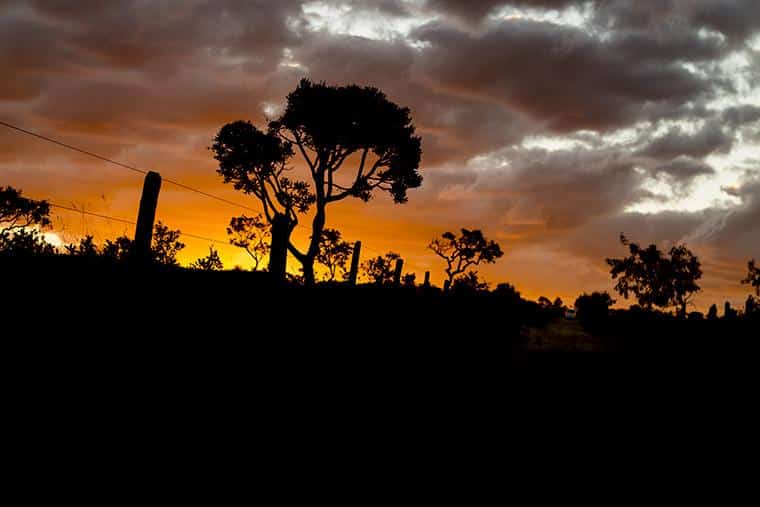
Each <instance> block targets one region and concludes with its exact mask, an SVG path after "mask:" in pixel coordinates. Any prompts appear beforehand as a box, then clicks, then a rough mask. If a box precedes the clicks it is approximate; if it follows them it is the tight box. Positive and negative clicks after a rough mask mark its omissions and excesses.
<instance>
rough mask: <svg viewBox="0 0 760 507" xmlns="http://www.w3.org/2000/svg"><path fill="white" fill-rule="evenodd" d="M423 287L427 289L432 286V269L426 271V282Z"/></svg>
mask: <svg viewBox="0 0 760 507" xmlns="http://www.w3.org/2000/svg"><path fill="white" fill-rule="evenodd" d="M423 287H425V288H426V289H429V288H430V271H425V283H424V284H423Z"/></svg>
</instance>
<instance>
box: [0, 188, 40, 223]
mask: <svg viewBox="0 0 760 507" xmlns="http://www.w3.org/2000/svg"><path fill="white" fill-rule="evenodd" d="M21 194H22V192H21V190H17V189H15V188H13V187H5V188H0V234H2V233H7V232H9V231H12V230H15V229H24V228H26V227H32V226H37V227H40V228H43V227H48V226H49V225H50V204H48V202H47V201H35V200H34V199H29V198H26V197H23V196H22V195H21Z"/></svg>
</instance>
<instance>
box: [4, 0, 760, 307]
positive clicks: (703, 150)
mask: <svg viewBox="0 0 760 507" xmlns="http://www.w3.org/2000/svg"><path fill="white" fill-rule="evenodd" d="M467 4H468V5H470V8H468V9H462V5H463V3H458V2H448V1H443V0H390V1H387V0H386V1H384V2H372V1H368V2H352V3H350V4H346V3H341V2H336V1H309V2H305V1H300V0H281V1H278V2H268V1H264V0H251V1H248V2H239V1H238V0H217V1H214V2H211V1H209V0H187V1H184V2H176V3H173V2H157V3H142V2H131V1H124V2H90V1H87V0H81V1H72V2H64V3H60V2H54V3H50V2H37V1H33V0H0V33H3V34H4V36H3V37H2V38H0V75H2V76H4V79H3V80H1V81H0V119H2V120H4V121H8V122H12V123H14V124H17V125H19V126H22V127H24V128H28V129H30V130H34V131H37V132H39V133H41V134H45V135H49V136H52V137H55V138H57V139H60V140H62V141H64V142H67V143H71V144H74V145H76V146H80V147H82V148H85V149H89V150H92V151H94V152H97V153H99V154H101V155H104V156H107V157H111V158H114V159H116V160H118V161H121V162H124V163H127V164H131V165H134V166H137V167H141V168H144V169H150V170H156V171H158V172H160V173H161V174H162V175H163V176H164V177H165V178H170V179H174V180H177V181H180V182H182V183H184V184H187V185H190V186H194V187H197V188H200V189H203V190H204V191H207V192H211V193H214V194H217V195H219V196H221V197H224V198H226V199H230V200H232V201H235V202H239V203H241V204H244V205H246V206H251V207H254V208H257V207H258V203H257V202H256V201H255V200H254V199H253V198H251V197H247V196H245V195H242V194H240V193H238V192H235V191H234V190H233V189H232V188H231V187H229V186H225V185H223V184H222V181H221V178H220V177H219V176H218V175H216V173H215V162H214V160H213V158H212V156H211V153H210V152H209V151H208V150H207V147H208V146H209V145H210V144H211V139H212V137H213V136H214V134H215V133H216V132H217V131H218V129H219V128H220V127H221V126H222V125H223V124H225V123H226V122H230V121H234V120H238V119H245V120H251V121H253V122H254V123H256V124H257V125H259V126H263V125H264V124H265V120H266V118H267V117H270V118H271V117H273V116H276V115H277V114H278V112H279V111H280V110H281V107H282V104H283V101H284V97H285V96H286V94H287V93H288V92H289V91H290V90H292V89H293V88H294V87H295V85H296V83H297V82H298V80H299V79H300V78H301V77H304V76H306V77H310V78H312V79H314V80H326V81H328V82H330V83H332V84H346V83H353V82H356V83H359V84H366V85H372V86H377V87H379V88H381V89H382V90H383V91H385V92H386V93H387V94H388V96H389V98H390V99H391V100H393V101H395V102H397V103H399V104H400V105H404V106H408V107H410V108H411V111H412V117H413V118H414V121H415V125H416V126H417V129H418V133H419V134H420V135H421V136H422V140H423V146H422V147H423V153H424V154H423V164H422V170H421V172H422V174H423V176H424V178H425V181H424V182H423V185H422V187H421V188H420V189H417V190H412V191H410V193H409V202H408V203H407V204H405V205H394V204H393V203H392V202H391V199H390V198H389V197H387V196H381V195H378V196H377V197H376V198H375V199H374V200H372V201H371V202H370V203H368V204H364V203H361V202H355V201H354V202H351V201H344V202H340V203H336V204H334V205H331V207H330V208H329V209H328V226H329V227H334V228H338V229H339V230H341V231H342V233H343V235H344V237H345V238H346V239H348V240H351V241H353V240H357V239H360V240H362V242H363V244H364V255H363V258H367V256H368V255H370V254H372V255H378V254H381V253H385V252H387V251H389V250H392V251H395V252H398V253H400V254H401V255H402V256H403V257H404V259H405V260H406V264H405V271H406V272H415V273H416V274H417V276H418V279H421V278H422V276H423V274H424V272H425V271H426V270H431V271H432V279H433V282H434V283H436V284H440V283H441V280H442V274H443V263H442V262H441V261H440V260H439V259H438V258H436V257H435V255H433V254H432V252H430V251H428V250H427V249H426V246H427V244H428V243H429V241H430V240H431V239H432V238H433V237H434V236H436V235H439V234H441V233H443V232H444V231H447V230H457V229H458V228H461V227H467V228H480V229H482V230H483V231H484V232H485V234H486V235H487V236H488V237H490V238H492V239H496V240H497V241H498V242H499V243H500V244H501V246H502V248H503V249H504V251H505V256H504V257H503V258H502V259H500V260H499V262H498V263H497V264H496V265H494V266H487V267H482V268H480V272H481V274H482V275H484V276H485V278H486V279H487V281H489V282H491V283H492V284H493V285H495V284H496V283H498V282H502V281H506V282H510V283H513V284H514V285H516V286H517V288H518V289H519V290H520V291H521V292H522V293H523V295H524V296H526V297H527V298H529V299H536V298H538V297H539V296H542V295H543V296H547V297H550V298H551V299H554V298H555V297H557V296H559V297H561V298H562V299H563V300H564V301H566V302H572V301H574V299H575V297H577V295H579V294H580V293H582V292H584V291H592V290H611V289H612V285H613V284H612V282H611V280H610V278H609V275H608V270H607V268H606V265H605V262H604V259H605V258H606V257H612V256H622V255H623V254H624V253H625V250H624V249H623V248H622V246H621V245H620V244H619V242H618V236H619V234H620V233H626V234H627V235H628V236H629V237H631V238H632V239H634V240H636V241H638V242H640V243H645V244H648V243H649V242H656V243H657V244H658V245H659V246H660V247H661V248H664V249H667V248H669V246H670V245H672V244H674V243H677V242H686V243H687V244H688V246H689V247H690V248H692V249H693V250H694V251H695V253H696V254H697V255H699V257H700V259H701V260H702V262H703V265H704V266H703V268H704V272H705V276H704V278H703V280H702V282H701V285H702V287H703V292H702V293H701V294H700V296H699V298H698V300H697V307H698V308H700V309H702V310H704V309H706V307H707V306H708V305H709V304H710V303H712V302H718V303H721V304H722V301H725V300H730V301H732V302H733V303H734V304H735V305H740V304H743V301H744V299H745V298H746V295H747V288H746V287H743V286H741V285H740V283H739V280H740V279H741V278H742V277H743V275H744V272H745V269H746V263H747V261H748V260H749V259H750V258H752V257H760V230H758V229H759V228H760V171H759V170H758V168H760V106H758V104H760V79H758V77H760V21H758V20H760V7H758V6H760V3H758V2H747V1H746V0H725V1H723V2H722V3H721V8H722V10H721V11H720V13H721V15H720V16H719V15H717V14H716V11H715V10H714V9H713V7H714V5H713V4H714V2H713V0H704V1H702V2H700V3H699V5H698V6H695V5H694V4H693V3H690V2H687V1H686V0H674V1H673V2H669V6H668V7H663V8H662V10H661V11H660V12H658V13H657V15H656V16H655V15H654V14H653V13H652V12H651V9H649V8H647V7H646V6H645V5H644V3H638V2H636V3H634V2H611V3H601V2H591V3H588V2H581V1H580V0H559V1H556V2H542V3H541V4H540V5H542V6H544V7H546V8H544V7H540V8H538V7H536V8H529V7H526V5H528V4H530V2H525V1H522V0H514V1H511V2H509V1H506V2H505V1H497V0H484V1H479V2H473V3H467ZM581 4H583V5H581ZM532 5H534V6H535V5H538V4H536V3H532ZM115 34H118V36H115ZM716 68H717V69H720V70H721V71H722V72H718V73H716V72H715V71H714V69H716ZM141 183H142V177H141V175H139V174H136V173H132V172H129V171H125V170H123V169H120V168H118V167H113V166H110V165H108V164H105V163H103V162H99V161H96V160H93V159H90V158H88V157H85V156H82V155H79V154H75V153H72V152H69V151H66V150H64V149H61V148H60V147H57V146H53V145H50V144H48V143H44V142H42V141H39V140H37V139H33V138H30V137H26V136H23V135H20V134H18V133H17V132H14V131H12V130H9V129H5V128H2V127H0V185H12V186H15V187H17V188H22V189H23V191H24V193H25V195H28V196H29V197H34V198H45V199H50V200H51V201H52V202H55V203H59V204H63V205H67V206H75V207H79V208H81V207H84V208H85V209H87V210H88V211H92V212H96V213H103V214H108V215H111V216H114V217H120V218H125V219H129V220H134V219H135V215H136V212H137V205H138V200H139V191H140V186H141ZM243 212H244V210H240V209H236V208H234V207H230V206H228V205H226V204H224V203H221V202H218V201H214V200H210V199H208V198H205V197H203V196H200V195H197V194H193V193H189V192H187V191H184V190H181V189H179V188H177V187H173V186H172V185H169V184H164V186H163V188H162V192H161V197H160V201H159V208H158V219H160V220H162V221H163V222H165V223H166V224H168V225H170V226H171V227H172V228H177V229H180V230H182V231H184V232H187V233H192V234H195V235H201V236H207V237H211V238H218V239H220V240H222V241H225V240H226V234H225V227H226V225H227V223H228V222H229V219H230V217H232V216H233V215H238V214H240V213H243ZM54 215H55V225H54V230H55V232H56V234H58V235H60V236H61V237H63V238H64V239H66V240H76V239H77V238H79V237H81V236H83V235H85V234H93V235H94V236H95V238H96V239H97V240H99V241H103V240H105V239H106V238H112V237H114V236H117V235H121V234H125V233H126V234H128V235H131V234H132V230H131V227H128V226H124V225H123V224H117V223H108V222H107V221H104V220H101V219H98V218H95V217H88V216H82V215H78V214H75V213H71V212H68V211H56V212H55V213H54ZM302 223H303V224H305V225H308V219H307V220H303V221H302ZM307 234H308V232H306V231H304V230H303V229H299V230H298V232H297V233H296V237H298V239H299V240H300V241H305V237H306V235H307ZM184 241H185V242H186V244H187V248H186V249H185V250H184V251H183V252H182V254H181V256H180V260H181V261H182V262H183V263H189V262H191V261H192V260H194V259H195V258H197V257H200V256H203V255H205V254H206V253H207V251H208V242H205V241H202V240H196V239H191V238H184ZM302 244H303V243H302ZM215 246H216V248H218V250H219V252H220V255H221V257H222V259H223V261H224V263H225V265H226V266H227V267H234V266H235V265H241V266H243V267H245V266H248V265H249V264H250V263H249V262H248V260H247V258H246V254H245V253H244V252H241V251H239V250H237V249H235V248H234V247H232V246H228V245H215Z"/></svg>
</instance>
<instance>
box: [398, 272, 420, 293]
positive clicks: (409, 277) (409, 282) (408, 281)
mask: <svg viewBox="0 0 760 507" xmlns="http://www.w3.org/2000/svg"><path fill="white" fill-rule="evenodd" d="M401 283H402V284H403V285H404V287H408V288H410V289H413V288H414V287H416V286H417V275H415V274H414V273H407V274H405V275H404V276H403V278H402V279H401Z"/></svg>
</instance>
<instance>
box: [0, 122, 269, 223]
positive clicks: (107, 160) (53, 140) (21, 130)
mask: <svg viewBox="0 0 760 507" xmlns="http://www.w3.org/2000/svg"><path fill="white" fill-rule="evenodd" d="M0 125H2V126H3V127H7V128H9V129H13V130H15V131H17V132H21V133H22V134H26V135H28V136H32V137H36V138H37V139H41V140H43V141H47V142H49V143H53V144H56V145H58V146H61V147H63V148H66V149H68V150H72V151H76V152H77V153H81V154H83V155H87V156H89V157H93V158H96V159H98V160H101V161H103V162H107V163H109V164H113V165H116V166H118V167H121V168H124V169H128V170H130V171H134V172H137V173H140V174H148V171H147V170H145V169H140V168H139V167H134V166H131V165H129V164H124V163H122V162H118V161H116V160H113V159H110V158H108V157H104V156H103V155H98V154H97V153H93V152H91V151H88V150H85V149H82V148H78V147H76V146H73V145H71V144H67V143H64V142H62V141H58V140H57V139H53V138H51V137H47V136H43V135H42V134H38V133H37V132H32V131H30V130H26V129H24V128H21V127H19V126H17V125H13V124H11V123H8V122H5V121H2V120H0ZM162 179H163V181H165V182H167V183H170V184H172V185H176V186H178V187H180V188H184V189H185V190H189V191H191V192H195V193H196V194H200V195H203V196H205V197H209V198H211V199H216V200H217V201H220V202H223V203H225V204H229V205H231V206H237V207H238V208H242V209H247V210H249V211H254V212H256V213H258V212H259V211H258V210H257V209H254V208H251V207H249V206H245V205H243V204H239V203H236V202H234V201H230V200H229V199H225V198H224V197H219V196H217V195H214V194H210V193H208V192H204V191H203V190H199V189H197V188H193V187H191V186H188V185H185V184H183V183H180V182H178V181H174V180H171V179H169V178H162Z"/></svg>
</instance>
